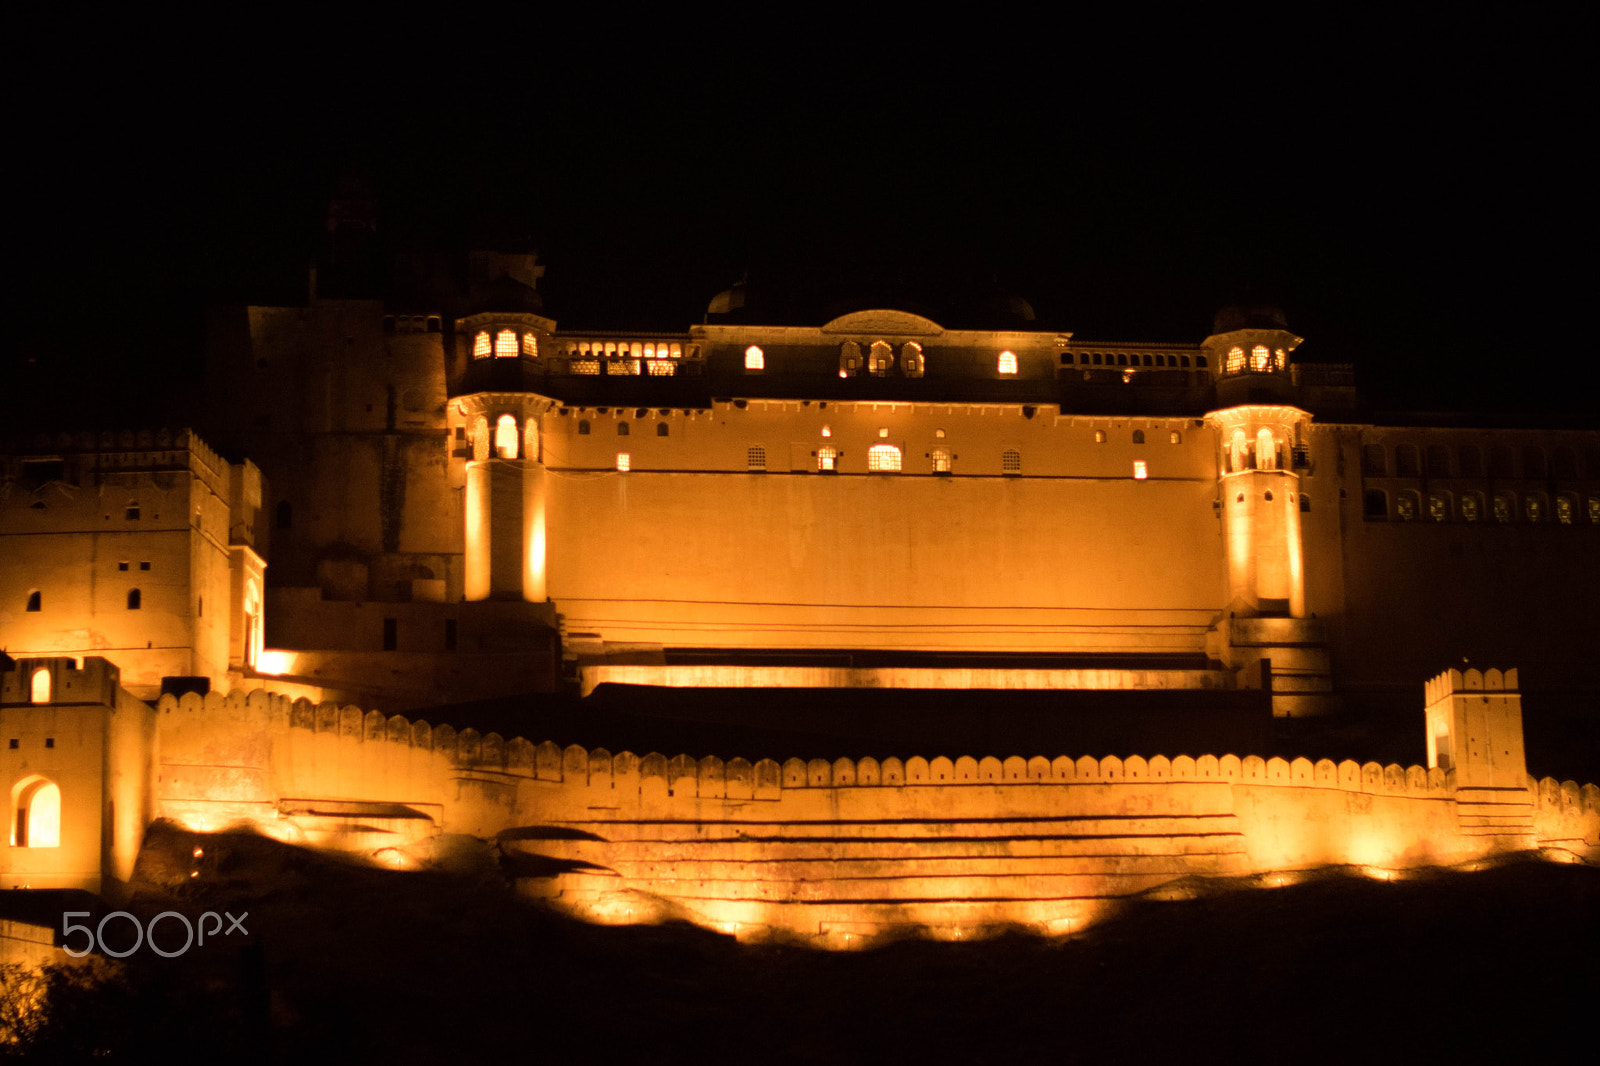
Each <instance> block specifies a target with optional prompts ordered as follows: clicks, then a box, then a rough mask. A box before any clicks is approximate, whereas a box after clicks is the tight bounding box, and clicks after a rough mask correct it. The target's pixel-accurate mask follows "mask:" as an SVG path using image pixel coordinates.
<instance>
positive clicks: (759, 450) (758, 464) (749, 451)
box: [744, 444, 767, 470]
mask: <svg viewBox="0 0 1600 1066" xmlns="http://www.w3.org/2000/svg"><path fill="white" fill-rule="evenodd" d="M744 461H745V466H746V468H748V469H750V470H765V469H766V468H767V450H766V449H765V448H763V447H762V446H761V445H759V444H752V445H750V447H748V448H746V449H745V453H744Z"/></svg>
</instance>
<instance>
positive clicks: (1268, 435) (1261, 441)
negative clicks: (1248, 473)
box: [1256, 429, 1278, 470]
mask: <svg viewBox="0 0 1600 1066" xmlns="http://www.w3.org/2000/svg"><path fill="white" fill-rule="evenodd" d="M1256 468H1257V469H1258V470H1276V469H1278V444H1277V442H1276V441H1275V440H1273V439H1272V430H1270V429H1263V430H1262V431H1261V432H1259V433H1257V434H1256Z"/></svg>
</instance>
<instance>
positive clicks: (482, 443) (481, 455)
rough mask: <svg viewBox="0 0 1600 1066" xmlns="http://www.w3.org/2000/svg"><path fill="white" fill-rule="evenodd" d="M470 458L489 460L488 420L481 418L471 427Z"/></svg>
mask: <svg viewBox="0 0 1600 1066" xmlns="http://www.w3.org/2000/svg"><path fill="white" fill-rule="evenodd" d="M472 458H474V459H476V460H479V461H482V460H484V459H487V458H489V420H488V419H486V418H483V417H481V416H480V417H479V418H478V420H477V421H476V422H474V423H473V425H472Z"/></svg>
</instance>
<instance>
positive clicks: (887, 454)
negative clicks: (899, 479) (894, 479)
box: [867, 444, 900, 472]
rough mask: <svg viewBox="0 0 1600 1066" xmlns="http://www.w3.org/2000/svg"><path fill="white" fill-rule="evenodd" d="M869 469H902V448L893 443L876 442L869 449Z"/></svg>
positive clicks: (884, 470) (881, 470) (882, 470)
mask: <svg viewBox="0 0 1600 1066" xmlns="http://www.w3.org/2000/svg"><path fill="white" fill-rule="evenodd" d="M867 469H868V470H872V471H878V472H892V471H898V470H899V469H900V449H899V448H896V447H895V446H894V445H893V444H874V445H873V446H872V447H870V448H868V449H867Z"/></svg>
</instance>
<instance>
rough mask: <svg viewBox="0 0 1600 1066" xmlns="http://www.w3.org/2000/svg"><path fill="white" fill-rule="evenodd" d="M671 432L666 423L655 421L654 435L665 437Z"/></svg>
mask: <svg viewBox="0 0 1600 1066" xmlns="http://www.w3.org/2000/svg"><path fill="white" fill-rule="evenodd" d="M671 432H672V430H671V429H670V428H668V426H667V424H666V423H665V422H657V423H656V436H658V437H665V436H667V435H668V434H669V433H671Z"/></svg>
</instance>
